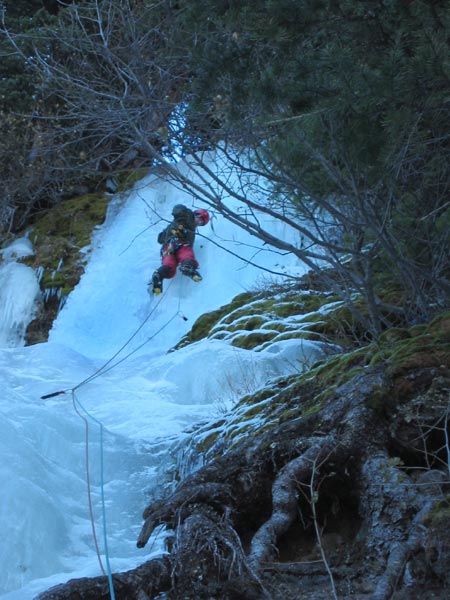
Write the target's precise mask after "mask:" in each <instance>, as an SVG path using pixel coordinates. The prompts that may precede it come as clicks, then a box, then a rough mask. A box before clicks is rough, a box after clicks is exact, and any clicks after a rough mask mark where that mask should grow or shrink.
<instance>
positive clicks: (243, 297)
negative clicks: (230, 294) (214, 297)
mask: <svg viewBox="0 0 450 600" xmlns="http://www.w3.org/2000/svg"><path fill="white" fill-rule="evenodd" d="M251 298H252V294H251V293H250V292H245V293H243V294H239V295H238V296H236V297H235V298H233V300H232V302H230V303H229V304H225V305H224V306H221V307H220V308H218V309H217V310H213V311H211V312H209V313H205V314H204V315H202V316H201V317H199V318H198V319H197V320H196V321H195V323H194V325H193V326H192V329H191V330H190V332H189V333H188V334H187V335H185V336H184V337H183V338H182V339H181V340H180V341H179V342H178V344H177V345H176V346H175V350H176V349H179V348H182V347H183V346H187V345H188V344H192V343H194V342H198V341H199V340H201V339H203V338H205V337H208V335H209V334H210V332H211V330H212V329H213V327H214V325H216V324H217V323H218V322H219V321H220V320H221V319H222V317H223V316H224V315H226V314H228V312H229V311H230V310H231V311H234V310H235V309H236V308H237V307H239V306H242V305H244V304H247V303H248V302H250V300H251Z"/></svg>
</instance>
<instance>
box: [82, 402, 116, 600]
mask: <svg viewBox="0 0 450 600" xmlns="http://www.w3.org/2000/svg"><path fill="white" fill-rule="evenodd" d="M72 394H73V399H74V405H75V402H76V403H77V404H78V406H79V407H80V408H81V409H82V411H83V412H84V413H85V414H86V415H87V417H89V419H91V420H92V421H94V422H95V423H97V425H98V426H99V430H100V496H101V505H102V526H103V545H104V548H105V561H106V575H107V577H108V584H109V595H110V597H111V600H115V599H116V596H115V594H114V584H113V579H112V572H111V565H110V562H109V551H108V539H107V534H106V509H105V490H104V478H103V471H104V468H103V424H102V423H101V422H100V421H98V420H97V419H96V418H95V417H93V416H92V415H91V414H90V413H89V412H88V411H87V410H86V409H85V408H84V406H83V405H82V404H81V402H80V401H79V400H78V398H76V396H75V393H74V392H73V391H72ZM75 410H76V412H77V413H78V415H79V416H80V417H81V418H82V419H83V420H84V421H85V423H86V426H87V421H86V419H84V417H83V416H82V415H81V414H80V413H79V412H78V411H77V409H76V406H75ZM86 443H88V442H87V441H86ZM89 481H90V480H89V476H88V486H89V485H90V483H89ZM88 493H89V494H90V490H88ZM91 519H92V520H93V516H92V513H91ZM92 527H93V531H94V532H95V525H94V523H92ZM94 537H95V533H94ZM98 559H99V563H100V567H101V569H102V571H103V572H104V570H103V565H102V561H101V558H100V556H99V557H98Z"/></svg>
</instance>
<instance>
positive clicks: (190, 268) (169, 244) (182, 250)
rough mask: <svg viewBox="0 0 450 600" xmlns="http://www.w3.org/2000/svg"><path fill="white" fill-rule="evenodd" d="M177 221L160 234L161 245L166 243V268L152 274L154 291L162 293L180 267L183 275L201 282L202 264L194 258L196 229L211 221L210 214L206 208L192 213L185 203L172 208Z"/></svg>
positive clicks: (163, 255)
mask: <svg viewBox="0 0 450 600" xmlns="http://www.w3.org/2000/svg"><path fill="white" fill-rule="evenodd" d="M172 216H173V221H172V223H170V225H168V226H167V227H166V228H165V229H164V230H163V231H161V233H160V234H159V235H158V243H160V244H162V248H161V259H162V265H161V266H160V267H159V268H158V269H156V271H155V272H154V273H153V275H152V282H151V285H152V291H153V293H154V294H160V293H161V292H162V289H163V279H170V278H172V277H173V276H174V275H175V273H176V270H177V266H178V265H180V271H181V272H182V273H183V275H186V276H187V277H190V278H191V279H193V280H194V281H201V280H202V277H201V275H200V273H199V272H198V271H197V269H198V266H199V265H198V262H197V259H196V258H195V255H194V249H193V245H194V239H195V228H196V227H197V226H199V225H200V226H201V225H206V224H207V223H208V222H209V213H208V211H207V210H205V209H204V208H199V209H197V210H193V211H192V210H190V209H189V208H187V207H186V206H184V205H183V204H176V205H175V206H174V207H173V209H172Z"/></svg>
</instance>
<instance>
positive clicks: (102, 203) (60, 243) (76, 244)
mask: <svg viewBox="0 0 450 600" xmlns="http://www.w3.org/2000/svg"><path fill="white" fill-rule="evenodd" d="M108 202H109V198H108V197H107V196H105V195H104V194H88V195H86V196H82V197H80V198H73V199H71V200H65V201H63V202H61V203H60V204H58V205H56V206H55V207H53V208H52V209H51V210H49V211H47V212H46V213H45V214H44V215H43V216H42V217H41V218H40V219H38V220H37V221H36V222H35V223H34V225H33V227H32V229H31V232H30V236H29V237H30V241H31V242H32V243H33V245H34V247H35V254H34V255H33V256H27V257H25V258H24V259H22V260H23V262H24V263H25V264H28V265H29V266H31V267H33V268H34V269H38V268H41V269H42V272H43V274H42V278H41V288H42V289H48V288H59V289H61V292H62V293H63V294H68V293H69V292H70V291H71V290H72V289H73V288H74V286H75V285H76V284H77V283H78V281H79V278H80V275H81V273H82V272H83V265H84V262H85V258H84V255H83V254H82V253H81V250H82V249H83V248H85V247H86V246H88V245H89V243H90V240H91V235H92V231H93V229H94V227H95V226H96V225H99V224H101V223H103V221H104V219H105V215H106V210H107V208H108Z"/></svg>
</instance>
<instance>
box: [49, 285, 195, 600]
mask: <svg viewBox="0 0 450 600" xmlns="http://www.w3.org/2000/svg"><path fill="white" fill-rule="evenodd" d="M172 281H173V280H172ZM172 281H170V283H169V285H168V286H167V289H169V287H170V285H171V284H172ZM166 291H167V290H166ZM164 297H165V294H164V295H163V296H161V298H160V299H159V301H158V302H157V303H156V304H155V306H154V307H153V308H152V310H151V311H150V312H149V314H148V315H147V317H146V318H145V319H144V321H143V322H142V323H141V324H140V325H139V327H138V328H137V329H136V331H135V332H134V333H133V334H132V335H131V336H130V337H129V338H128V340H127V341H126V342H125V343H124V344H123V345H122V346H121V348H119V350H118V351H117V352H116V353H115V354H114V355H113V356H112V357H111V358H110V359H108V360H107V361H106V362H105V363H104V364H103V365H102V366H101V367H100V368H99V369H97V371H95V372H94V373H93V374H92V375H90V376H89V377H87V378H86V379H84V380H83V381H81V382H80V383H78V384H77V385H76V386H74V387H73V388H70V389H68V390H60V391H57V392H53V393H50V394H45V395H44V396H41V398H42V399H43V400H46V399H47V398H53V397H54V396H59V395H61V394H66V393H70V394H71V397H72V404H73V407H74V410H75V412H76V413H77V415H78V416H79V417H80V418H81V419H82V421H83V422H84V427H85V448H86V450H85V467H86V482H87V495H88V505H89V516H90V521H91V529H92V537H93V540H94V545H95V551H96V553H97V558H98V562H99V565H100V570H101V572H102V574H103V575H104V576H106V577H107V578H108V585H109V592H110V597H111V600H115V593H114V584H113V579H112V572H111V566H110V562H109V551H108V541H107V527H106V509H105V494H104V477H103V471H104V469H103V430H104V427H103V424H102V423H101V422H100V421H98V420H97V419H96V418H95V417H93V416H92V415H91V414H90V413H89V412H88V411H87V410H86V409H85V408H84V406H83V405H82V404H81V402H80V401H79V400H78V398H77V397H76V394H75V391H76V390H78V389H80V388H81V387H82V386H84V385H86V384H88V383H90V382H91V381H93V380H94V379H96V378H97V377H100V376H101V375H104V374H105V373H108V372H109V371H111V370H112V369H114V368H115V367H117V366H118V365H119V364H120V363H122V362H124V361H125V360H127V359H128V358H129V357H130V356H132V355H133V354H134V353H135V352H137V351H138V350H140V349H141V348H142V347H143V346H145V344H147V343H148V342H150V341H151V340H152V339H154V338H155V337H156V336H157V335H158V334H159V333H160V332H161V331H163V330H164V329H165V328H166V327H168V326H169V324H170V323H171V322H172V321H173V320H174V319H175V318H176V317H177V316H181V318H182V319H183V320H185V321H187V317H186V316H184V315H183V313H182V312H181V299H180V297H179V298H178V307H177V311H176V312H175V314H173V315H172V316H171V317H170V319H168V320H167V321H166V322H165V323H164V324H163V325H162V326H161V327H160V328H159V329H158V330H157V331H156V332H155V333H153V335H151V336H150V337H148V338H147V339H146V340H145V341H144V342H143V343H142V344H140V345H139V346H137V347H136V348H134V350H132V351H131V352H129V353H128V354H127V355H125V356H124V357H122V358H121V359H120V360H117V361H116V362H114V363H113V361H114V359H115V358H117V357H118V356H119V355H120V353H121V352H122V351H123V350H124V349H125V348H126V347H127V346H128V345H129V344H130V342H131V341H132V340H133V339H134V338H135V337H136V335H137V334H138V333H139V331H140V330H141V329H142V328H143V327H144V325H145V324H146V323H147V321H148V320H149V319H150V317H151V316H152V315H153V313H154V312H155V310H156V309H157V308H158V306H159V305H160V304H161V301H162V300H163V298H164ZM111 363H113V364H111ZM80 409H81V411H82V412H83V413H84V415H83V414H82V412H81V411H80ZM89 419H91V420H92V421H94V422H95V423H96V424H97V425H98V427H99V433H100V496H101V507H102V527H103V545H104V552H105V562H106V570H105V567H104V565H103V562H102V558H101V553H100V549H99V544H98V540H97V534H96V528H95V519H94V511H93V506H92V493H91V476H90V468H89V463H90V460H89Z"/></svg>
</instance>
